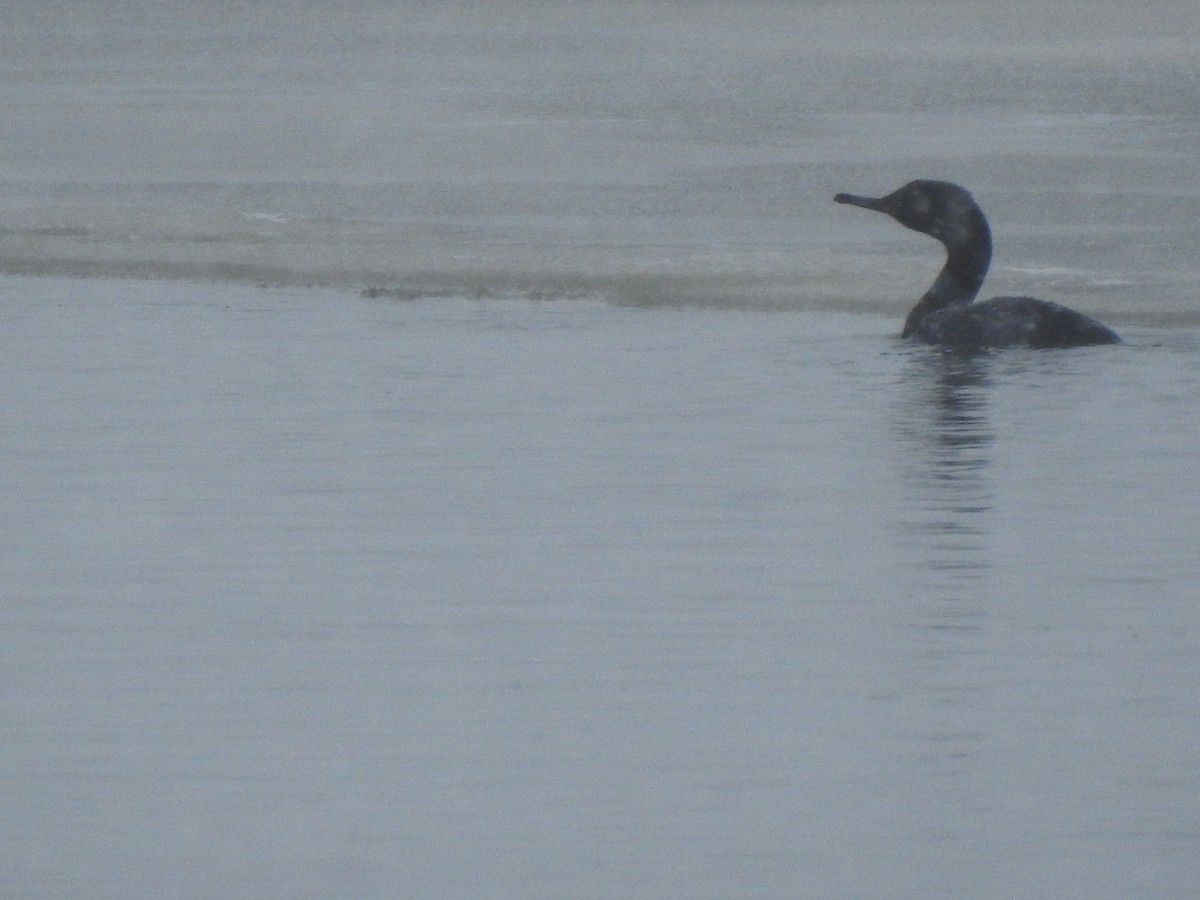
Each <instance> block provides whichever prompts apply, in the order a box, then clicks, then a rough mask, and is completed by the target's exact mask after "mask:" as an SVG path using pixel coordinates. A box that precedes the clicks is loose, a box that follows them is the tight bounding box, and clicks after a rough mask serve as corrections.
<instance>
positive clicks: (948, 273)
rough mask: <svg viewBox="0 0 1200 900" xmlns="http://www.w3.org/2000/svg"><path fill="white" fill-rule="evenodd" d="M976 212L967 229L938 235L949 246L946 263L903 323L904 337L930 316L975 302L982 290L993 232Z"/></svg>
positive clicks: (990, 253)
mask: <svg viewBox="0 0 1200 900" xmlns="http://www.w3.org/2000/svg"><path fill="white" fill-rule="evenodd" d="M973 213H974V215H972V216H971V217H970V218H971V221H970V222H969V223H967V227H964V228H960V229H955V230H954V232H953V233H949V234H944V235H943V234H938V235H935V236H936V237H939V239H940V240H941V241H942V243H943V244H945V245H946V264H945V265H944V266H943V267H942V271H941V272H940V273H939V274H938V277H937V279H936V280H935V281H934V282H933V284H932V285H931V286H930V288H929V290H927V291H926V292H925V296H923V297H922V298H921V299H920V300H919V301H917V305H916V306H914V307H913V309H912V312H910V313H909V314H908V318H907V319H906V320H905V322H904V332H903V333H904V336H905V337H908V336H909V335H910V334H911V333H912V332H913V330H914V329H915V328H916V327H917V324H918V323H919V322H920V321H921V320H922V319H923V318H925V317H926V316H927V315H929V314H930V313H933V312H937V310H939V309H944V308H945V307H947V306H950V305H952V304H962V305H964V306H965V305H966V304H968V303H970V302H971V301H972V300H974V299H975V295H976V294H978V293H979V289H980V288H981V287H983V279H984V277H985V276H986V275H987V270H988V266H989V265H990V264H991V261H992V232H991V229H990V228H989V227H988V223H987V219H985V218H984V217H983V213H982V212H981V211H980V210H979V208H978V207H976V208H975V209H974V210H973Z"/></svg>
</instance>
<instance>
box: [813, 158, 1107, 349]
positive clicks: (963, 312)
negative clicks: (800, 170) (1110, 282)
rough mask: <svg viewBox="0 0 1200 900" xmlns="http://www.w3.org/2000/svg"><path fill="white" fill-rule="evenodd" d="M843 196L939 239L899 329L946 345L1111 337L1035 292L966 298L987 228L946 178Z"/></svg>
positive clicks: (983, 254)
mask: <svg viewBox="0 0 1200 900" xmlns="http://www.w3.org/2000/svg"><path fill="white" fill-rule="evenodd" d="M833 199H834V201H836V202H837V203H848V204H850V205H851V206H861V207H862V208H863V209H873V210H875V211H876V212H882V213H887V214H888V215H889V216H891V217H892V218H893V219H895V220H896V221H897V222H899V223H900V224H901V225H904V226H905V227H907V228H911V229H912V230H913V231H919V232H921V233H922V234H927V235H929V236H930V237H932V238H936V239H937V240H939V241H941V242H942V244H943V245H944V246H945V248H946V265H945V266H944V267H943V268H942V271H941V273H940V274H939V275H938V277H937V279H936V280H935V281H934V282H933V285H932V286H931V287H930V288H929V290H927V291H926V292H925V296H923V297H922V298H921V299H920V300H919V301H918V302H917V305H916V306H914V307H913V308H912V311H911V312H910V313H909V314H908V318H907V319H906V320H905V322H904V331H903V332H902V334H903V336H904V337H908V338H913V339H914V340H918V341H921V342H923V343H926V344H939V345H941V346H945V347H960V348H965V349H982V348H992V347H1039V348H1043V347H1081V346H1084V345H1087V344H1117V343H1120V341H1121V339H1120V338H1119V337H1117V335H1116V334H1115V333H1114V332H1113V331H1112V330H1111V329H1109V328H1108V327H1107V326H1106V325H1103V324H1102V323H1100V322H1097V321H1096V320H1095V319H1093V318H1090V317H1089V316H1085V315H1083V313H1078V312H1076V311H1075V310H1073V309H1068V308H1067V307H1065V306H1060V305H1059V304H1057V303H1050V302H1048V301H1046V300H1038V299H1036V298H1034V297H993V298H992V299H990V300H985V301H983V302H981V303H972V302H971V301H972V300H974V299H975V295H976V294H978V293H979V289H980V287H982V286H983V279H984V276H985V275H987V270H988V265H989V264H990V263H991V261H992V231H991V229H990V228H989V227H988V222H987V219H986V218H984V215H983V210H981V209H980V208H979V204H977V203H976V202H975V198H974V197H972V196H971V194H970V193H969V192H968V191H966V190H965V189H963V188H961V187H959V186H958V185H957V184H951V183H950V182H948V181H926V180H919V181H910V182H909V183H908V184H906V185H904V187H902V188H900V189H898V190H896V191H893V192H892V193H890V194H888V195H887V196H885V197H860V196H857V195H855V194H838V195H837V196H836V197H834V198H833Z"/></svg>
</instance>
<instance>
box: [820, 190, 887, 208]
mask: <svg viewBox="0 0 1200 900" xmlns="http://www.w3.org/2000/svg"><path fill="white" fill-rule="evenodd" d="M833 202H834V203H848V204H849V205H851V206H861V207H862V208H863V209H873V210H875V211H876V212H886V211H887V210H885V209H884V208H883V198H882V197H860V196H858V195H857V194H838V195H837V196H836V197H834V198H833Z"/></svg>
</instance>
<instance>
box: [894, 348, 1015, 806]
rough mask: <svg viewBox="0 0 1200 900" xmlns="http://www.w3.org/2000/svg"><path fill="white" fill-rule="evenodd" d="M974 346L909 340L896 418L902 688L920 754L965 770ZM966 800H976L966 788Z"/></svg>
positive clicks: (976, 475) (983, 703) (975, 573)
mask: <svg viewBox="0 0 1200 900" xmlns="http://www.w3.org/2000/svg"><path fill="white" fill-rule="evenodd" d="M991 361H992V358H991V357H989V356H987V355H980V354H958V353H953V352H942V351H924V350H914V351H913V352H912V355H911V357H910V358H909V359H908V360H907V363H908V365H907V366H906V368H905V374H904V378H903V381H902V388H903V389H904V392H903V402H901V403H900V404H899V405H898V406H897V409H898V410H899V417H898V419H897V421H896V423H895V427H896V429H897V432H898V437H899V438H900V440H899V441H898V442H897V443H898V450H899V452H900V453H901V454H902V457H901V462H900V465H901V469H902V471H903V473H904V476H903V481H904V497H903V501H902V503H903V510H904V512H903V514H902V516H901V518H900V519H899V521H898V522H897V524H896V540H897V542H898V543H899V545H900V550H901V553H900V556H901V558H902V559H904V560H908V561H909V562H908V566H907V571H905V572H901V573H898V576H899V577H898V579H897V588H898V590H897V594H896V598H895V599H896V603H897V610H896V613H897V620H896V623H897V625H898V626H899V627H900V628H902V629H903V631H904V633H905V634H906V635H907V637H906V638H903V639H902V640H901V646H902V647H903V652H904V656H905V657H906V658H907V660H906V662H904V664H903V665H904V667H905V669H906V672H905V673H904V674H903V675H902V678H903V680H904V682H905V684H904V686H903V687H902V689H901V693H902V694H903V695H904V696H906V697H907V699H908V700H909V701H911V702H913V703H917V704H920V706H921V707H922V709H921V710H920V711H919V712H917V715H916V720H917V721H920V722H922V723H924V724H923V727H922V729H921V731H922V734H921V735H920V739H921V742H922V748H923V749H922V750H921V751H920V752H921V755H922V756H923V757H924V758H925V759H926V760H927V762H928V764H929V766H930V767H931V771H932V772H933V773H934V774H938V775H947V776H949V775H955V774H957V775H964V774H965V772H966V771H967V770H969V768H970V766H968V765H967V763H966V760H968V759H970V758H971V757H973V756H975V755H977V754H978V753H979V751H980V748H981V746H982V743H983V742H984V741H985V740H986V737H987V720H988V715H987V705H988V702H989V694H990V690H989V687H988V683H987V680H986V670H987V665H986V656H987V646H988V644H987V633H986V632H987V625H988V620H989V616H990V613H991V606H990V603H991V597H990V595H989V575H990V573H991V570H992V568H993V564H994V562H993V558H992V536H991V531H990V528H989V519H990V514H991V511H992V501H993V496H992V481H991V477H990V472H989V469H990V466H991V463H992V451H993V443H994V435H993V432H992V429H991V426H990V422H989V419H988V397H989V391H990V380H989V366H990V363H991ZM961 799H962V802H963V803H965V804H967V805H970V806H973V807H977V806H978V805H979V803H980V801H979V799H978V797H976V796H975V794H974V792H973V791H970V790H968V791H966V793H965V794H964V795H963V796H962V798H961Z"/></svg>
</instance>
